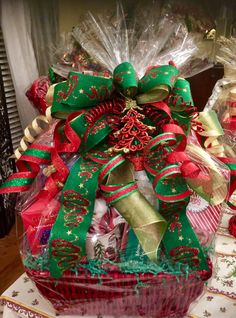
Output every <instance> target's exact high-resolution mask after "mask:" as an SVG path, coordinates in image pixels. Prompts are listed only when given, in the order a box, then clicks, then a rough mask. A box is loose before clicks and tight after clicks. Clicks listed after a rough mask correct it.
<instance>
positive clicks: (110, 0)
mask: <svg viewBox="0 0 236 318" xmlns="http://www.w3.org/2000/svg"><path fill="white" fill-rule="evenodd" d="M115 3H116V1H115V0H103V1H99V0H98V1H96V0H87V1H86V0H59V24H60V33H62V32H68V31H71V29H72V28H73V26H76V25H77V24H78V23H79V21H80V17H81V15H82V14H84V13H86V12H87V11H91V12H103V11H105V10H110V9H112V8H113V7H115Z"/></svg>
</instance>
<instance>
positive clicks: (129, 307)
mask: <svg viewBox="0 0 236 318" xmlns="http://www.w3.org/2000/svg"><path fill="white" fill-rule="evenodd" d="M27 274H28V276H29V277H30V278H31V279H32V280H33V281H34V282H35V284H36V286H37V288H38V289H39V291H40V292H41V294H42V295H43V296H44V297H46V298H47V299H48V300H49V301H50V302H51V303H52V305H53V306H54V308H55V309H56V311H57V312H58V313H61V314H62V313H63V314H76V315H81V316H83V315H114V316H122V315H126V316H143V317H156V318H157V317H162V318H163V317H183V316H184V315H185V314H186V313H187V311H188V308H189V305H190V304H191V302H193V301H194V300H195V299H196V298H197V297H198V296H199V295H200V294H201V293H202V291H203V287H204V281H203V280H202V279H200V278H199V277H197V276H196V275H193V274H192V275H189V276H188V278H186V276H178V277H176V276H175V275H171V274H165V273H160V274H158V275H153V274H139V275H135V274H122V273H119V272H109V274H106V275H100V276H99V277H98V276H97V275H96V276H91V275H90V274H88V272H87V271H85V270H83V271H81V272H79V273H77V274H76V275H75V274H74V273H66V274H64V276H63V278H60V279H54V278H52V277H51V276H50V273H49V272H40V271H35V270H27Z"/></svg>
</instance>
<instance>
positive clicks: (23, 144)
mask: <svg viewBox="0 0 236 318" xmlns="http://www.w3.org/2000/svg"><path fill="white" fill-rule="evenodd" d="M55 85H56V84H54V85H51V86H50V87H49V89H48V92H47V94H46V97H45V99H46V102H47V109H46V113H45V116H44V115H39V116H37V117H36V118H34V120H33V121H32V123H31V124H30V125H28V126H27V127H26V128H25V129H24V136H23V137H22V138H21V141H20V146H19V147H18V148H16V149H15V151H14V155H12V156H11V157H10V158H15V159H16V160H18V159H20V157H21V156H22V154H23V152H24V151H25V150H26V149H27V148H28V146H29V145H30V144H32V143H33V142H34V141H35V139H36V138H37V136H38V135H39V134H41V133H42V132H43V131H45V126H46V127H48V126H49V125H50V123H51V122H52V120H53V119H52V116H51V109H52V101H53V94H54V87H55Z"/></svg>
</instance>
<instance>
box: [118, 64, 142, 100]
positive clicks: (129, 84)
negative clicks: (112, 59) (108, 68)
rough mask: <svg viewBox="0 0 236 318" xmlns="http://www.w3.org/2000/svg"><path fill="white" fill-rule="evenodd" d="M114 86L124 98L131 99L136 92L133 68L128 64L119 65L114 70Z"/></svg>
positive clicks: (136, 83) (136, 79) (136, 85)
mask: <svg viewBox="0 0 236 318" xmlns="http://www.w3.org/2000/svg"><path fill="white" fill-rule="evenodd" d="M113 80H114V84H115V86H116V87H117V89H118V90H119V91H120V92H121V93H122V94H123V95H124V96H126V97H130V98H133V97H135V96H136V94H137V92H138V78H137V76H136V73H135V70H134V67H133V65H132V64H130V63H128V62H124V63H121V64H119V65H118V66H117V67H116V68H115V69H114V76H113Z"/></svg>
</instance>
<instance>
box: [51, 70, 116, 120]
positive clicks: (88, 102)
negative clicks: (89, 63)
mask: <svg viewBox="0 0 236 318" xmlns="http://www.w3.org/2000/svg"><path fill="white" fill-rule="evenodd" d="M112 92H113V83H112V79H111V78H106V77H102V76H91V75H88V74H81V73H78V72H70V73H69V76H68V79H67V81H66V82H61V83H59V84H57V85H56V86H55V90H54V98H53V105H52V114H53V115H54V116H56V117H58V118H66V117H67V115H68V114H70V113H72V112H75V111H77V110H78V109H83V108H86V107H91V106H95V105H97V104H98V103H100V102H102V101H104V100H107V99H109V98H110V97H111V94H112Z"/></svg>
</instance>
